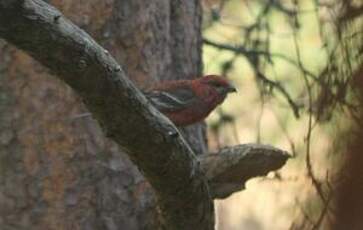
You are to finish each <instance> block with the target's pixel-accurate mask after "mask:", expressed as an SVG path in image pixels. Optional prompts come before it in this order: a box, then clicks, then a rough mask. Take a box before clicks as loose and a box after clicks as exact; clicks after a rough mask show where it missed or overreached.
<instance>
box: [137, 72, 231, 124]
mask: <svg viewBox="0 0 363 230" xmlns="http://www.w3.org/2000/svg"><path fill="white" fill-rule="evenodd" d="M231 92H236V89H235V88H234V87H233V86H232V85H231V84H230V83H229V82H228V81H227V80H225V79H224V78H223V77H221V76H217V75H207V76H205V77H201V78H197V79H195V80H175V81H165V82H161V83H159V84H156V85H154V86H153V87H151V88H150V89H148V90H147V91H146V92H144V93H145V95H146V97H147V98H148V99H149V100H150V101H151V103H152V104H153V105H154V106H155V107H156V108H157V109H158V110H159V111H160V112H162V113H163V114H164V115H166V116H167V117H168V118H169V119H170V120H171V121H172V122H173V123H174V124H175V125H177V126H187V125H190V124H193V123H196V122H199V121H202V120H204V119H205V118H206V117H207V116H208V115H209V113H210V112H212V110H213V109H214V108H215V107H217V106H218V105H219V104H221V103H222V102H223V101H224V99H225V98H226V96H227V94H228V93H231Z"/></svg>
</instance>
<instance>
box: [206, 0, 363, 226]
mask: <svg viewBox="0 0 363 230" xmlns="http://www.w3.org/2000/svg"><path fill="white" fill-rule="evenodd" d="M362 7H363V5H362V2H361V1H329V0H327V1H315V0H300V1H295V0H268V1H266V0H253V1H252V0H221V1H217V0H216V1H212V0H210V1H207V0H205V1H204V22H203V37H204V46H203V59H204V73H206V74H208V73H220V74H223V75H225V76H227V77H228V78H229V79H230V80H231V81H232V82H233V83H234V84H235V85H236V86H237V88H238V94H235V95H232V96H230V98H229V99H228V100H226V102H225V103H224V104H223V105H222V106H221V108H219V109H218V110H217V111H216V112H214V114H212V116H210V117H209V119H208V124H209V126H208V127H209V128H208V137H209V146H210V147H211V148H212V149H213V150H215V151H216V150H217V149H220V148H223V147H224V146H228V145H236V144H241V143H249V142H257V143H262V144H270V145H273V146H276V147H278V148H281V149H284V150H287V151H289V152H290V153H291V156H292V159H291V160H289V161H288V163H287V165H286V166H285V167H283V169H282V170H280V171H278V172H276V173H271V174H269V175H268V177H267V178H260V179H258V178H257V179H253V180H250V181H249V182H248V183H247V189H246V190H245V191H242V192H239V193H235V194H234V195H232V196H231V197H229V198H228V199H225V200H220V201H216V213H217V216H218V218H217V226H218V229H219V230H237V229H248V230H260V229H276V230H279V229H327V228H328V226H330V225H331V221H332V219H334V215H335V214H336V213H335V211H334V209H335V206H336V205H334V204H333V202H331V200H332V198H333V197H334V196H335V195H336V194H337V191H336V187H337V181H338V180H339V179H338V178H339V177H340V176H341V173H340V171H341V170H340V169H341V167H342V165H343V163H342V162H343V159H344V157H345V151H346V144H347V142H348V140H350V139H351V137H352V132H351V131H352V127H353V126H355V125H356V122H359V115H358V114H359V105H358V104H359V100H358V99H357V93H356V92H355V90H354V83H352V82H353V77H352V76H353V75H354V72H355V71H357V69H358V68H359V65H360V64H361V63H362V56H363V55H362V51H363V50H362V44H363V23H362V22H363V20H362V19H363V17H362V13H363V10H362ZM354 9H355V10H354ZM360 140H361V139H360ZM350 227H351V228H350ZM350 227H349V225H347V228H346V229H353V227H352V226H350ZM338 229H339V228H338Z"/></svg>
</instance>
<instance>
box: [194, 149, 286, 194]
mask: <svg viewBox="0 0 363 230" xmlns="http://www.w3.org/2000/svg"><path fill="white" fill-rule="evenodd" d="M288 158H289V154H288V153H287V152H285V151H283V150H280V149H277V148H274V147H272V146H268V145H259V144H244V145H238V146H234V147H228V148H224V149H222V150H221V151H220V152H218V153H214V154H208V155H201V156H200V157H199V161H200V165H201V168H202V170H203V171H204V172H205V174H206V176H207V178H208V181H209V186H210V189H211V193H212V197H213V198H226V197H228V196H229V195H231V194H232V193H234V192H237V191H240V190H243V189H244V184H245V183H246V182H247V180H249V179H251V178H253V177H257V176H262V175H266V174H267V173H268V172H269V171H273V170H277V169H279V168H281V167H282V166H283V165H284V164H285V163H286V161H287V159H288Z"/></svg>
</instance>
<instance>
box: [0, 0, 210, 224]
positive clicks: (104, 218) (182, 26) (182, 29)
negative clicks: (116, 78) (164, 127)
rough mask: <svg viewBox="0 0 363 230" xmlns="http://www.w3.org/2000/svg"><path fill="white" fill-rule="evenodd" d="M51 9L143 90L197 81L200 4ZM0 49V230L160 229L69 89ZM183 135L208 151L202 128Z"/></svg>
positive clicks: (141, 183) (96, 2)
mask: <svg viewBox="0 0 363 230" xmlns="http://www.w3.org/2000/svg"><path fill="white" fill-rule="evenodd" d="M50 4H52V5H54V6H56V7H57V8H58V9H60V10H61V11H62V12H63V13H64V15H65V16H66V17H67V18H69V19H71V20H72V21H73V22H74V23H76V24H77V25H78V26H80V27H81V28H82V29H84V30H86V31H87V32H88V33H89V34H90V35H91V36H92V37H93V38H95V39H96V40H97V42H99V43H100V44H101V45H102V46H103V47H105V48H106V49H107V50H108V51H110V53H111V54H112V56H114V57H115V58H116V59H117V61H118V62H119V63H120V64H121V65H122V66H123V67H124V68H125V71H126V72H127V74H128V76H129V77H130V78H131V80H132V81H134V82H135V83H136V84H137V85H138V86H139V87H141V88H142V87H145V86H147V85H149V84H151V83H152V82H155V81H160V80H169V79H181V78H194V77H196V76H198V75H200V74H201V34H200V23H201V8H200V5H199V1H174V0H173V1H169V0H161V1H149V0H123V1H121V0H102V1H101V0H87V1H86V0H84V1H83V0H78V1H72V0H53V1H50ZM9 23H11V22H9ZM0 50H1V52H0V129H1V131H0V229H2V230H10V229H27V230H28V229H34V230H35V229H36V230H39V229H41V230H42V229H44V230H55V229H56V230H63V229H64V230H70V229H72V230H73V229H75V230H76V229H109V230H114V229H115V230H116V229H128V230H132V229H156V228H158V221H157V218H156V216H157V214H156V212H157V210H156V208H155V197H154V194H153V191H152V189H151V187H150V186H149V184H148V183H147V182H146V181H145V179H144V178H143V176H142V175H141V174H140V172H139V171H138V170H137V168H136V167H135V166H134V165H133V164H132V163H131V162H130V160H129V159H128V157H127V156H126V154H122V153H121V154H120V152H122V151H121V150H120V149H119V148H118V147H117V145H116V144H114V143H113V142H112V141H110V140H108V139H107V138H106V137H105V136H104V134H103V133H102V132H101V130H100V127H99V125H98V123H97V122H96V121H95V120H93V119H92V117H91V116H87V115H83V114H85V113H87V110H86V108H85V107H84V106H83V104H82V103H81V100H80V98H79V97H77V95H76V94H75V93H74V92H73V90H72V89H70V88H69V87H68V86H66V85H65V84H64V83H63V82H61V81H59V80H57V78H55V77H51V76H48V75H50V73H49V71H48V70H46V69H45V68H43V67H42V66H41V65H40V64H38V63H37V62H36V61H34V60H33V59H32V58H31V57H29V56H28V55H26V54H25V53H23V52H22V51H19V50H18V49H15V48H14V47H13V46H11V45H9V44H7V43H5V42H3V41H0ZM44 52H47V50H44ZM114 116H117V114H114ZM185 135H186V138H187V139H188V142H189V143H190V144H191V145H192V148H193V149H195V150H196V152H198V153H200V152H205V151H206V148H205V142H204V131H203V125H196V126H193V127H190V128H188V130H186V131H185ZM145 138H147V137H145Z"/></svg>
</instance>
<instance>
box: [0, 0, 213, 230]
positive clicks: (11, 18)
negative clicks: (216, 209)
mask: <svg viewBox="0 0 363 230" xmlns="http://www.w3.org/2000/svg"><path fill="white" fill-rule="evenodd" d="M120 29H122V28H120ZM0 37H2V38H4V39H5V40H7V41H8V42H10V43H12V44H14V45H15V46H17V47H18V48H20V49H22V50H24V51H25V52H27V53H28V54H30V55H31V56H33V57H34V58H35V59H36V60H38V61H39V62H40V63H42V64H43V65H45V66H47V67H48V68H49V69H50V70H51V71H53V72H54V73H56V75H57V76H58V77H59V78H60V79H62V80H63V81H64V82H65V83H66V84H68V85H69V86H70V87H72V88H73V89H74V90H75V91H76V92H77V93H78V94H79V95H80V96H81V97H82V99H83V101H84V103H85V104H86V106H87V108H88V109H89V110H90V111H91V113H92V114H93V116H94V118H95V119H97V120H98V121H99V122H100V123H101V126H102V128H103V130H104V132H105V133H106V135H107V136H108V137H110V138H111V139H113V140H114V141H115V142H117V143H118V144H119V146H120V147H121V148H122V149H123V150H124V152H126V153H127V154H128V155H129V157H130V158H131V159H132V161H133V162H134V163H135V164H136V165H137V166H138V167H139V169H140V170H141V171H142V172H143V174H144V176H145V177H146V178H147V179H148V181H149V182H150V184H151V185H152V186H153V188H154V189H155V191H156V194H157V197H158V204H159V207H160V213H161V218H162V222H163V224H164V226H167V227H166V229H213V227H214V216H213V203H212V199H211V197H210V194H209V191H208V185H207V183H206V180H205V177H204V176H203V174H202V172H201V170H200V168H199V167H198V164H197V160H196V158H195V155H194V154H193V152H192V150H191V149H190V148H189V146H188V145H187V144H186V143H185V141H184V140H183V138H182V137H181V135H171V134H175V133H176V134H178V131H177V130H176V129H175V127H174V125H173V124H171V123H170V121H169V120H167V119H166V118H165V117H164V116H163V115H162V114H160V113H159V112H158V111H157V110H156V109H155V108H153V107H152V106H151V105H149V104H148V102H147V100H146V98H145V97H144V96H143V95H142V94H141V93H140V91H139V90H138V89H137V88H136V87H135V86H134V85H133V84H132V82H131V81H130V80H129V79H128V78H127V76H126V74H125V73H124V71H123V70H122V68H121V67H120V66H119V64H118V63H117V62H116V61H115V60H114V58H112V57H111V56H110V54H109V53H108V52H107V51H106V50H104V49H103V48H102V47H100V46H99V45H98V44H97V43H96V42H95V41H94V40H93V39H92V38H91V37H90V36H89V35H88V34H86V33H85V32H84V31H82V30H81V29H79V28H78V27H77V26H75V25H74V24H72V23H71V22H70V21H69V20H67V19H66V18H64V17H63V15H62V14H61V13H60V12H59V11H58V10H56V9H55V8H54V7H52V6H50V5H48V4H47V3H45V2H43V1H40V0H23V1H10V0H7V1H1V2H0ZM169 134H170V135H169Z"/></svg>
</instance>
